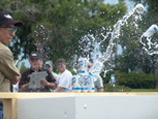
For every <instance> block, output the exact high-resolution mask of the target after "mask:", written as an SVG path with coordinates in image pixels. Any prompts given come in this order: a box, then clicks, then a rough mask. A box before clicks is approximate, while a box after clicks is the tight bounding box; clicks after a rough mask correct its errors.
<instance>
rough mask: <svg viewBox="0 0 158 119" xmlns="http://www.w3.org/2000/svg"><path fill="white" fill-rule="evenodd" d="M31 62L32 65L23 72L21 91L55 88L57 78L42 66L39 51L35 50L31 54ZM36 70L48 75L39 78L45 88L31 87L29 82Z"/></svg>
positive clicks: (42, 90)
mask: <svg viewBox="0 0 158 119" xmlns="http://www.w3.org/2000/svg"><path fill="white" fill-rule="evenodd" d="M29 63H30V65H31V67H30V69H27V70H26V71H24V72H23V73H22V77H21V81H20V83H19V88H20V90H19V92H50V91H51V90H50V89H55V88H56V84H55V81H56V80H55V78H54V77H53V75H52V74H51V72H49V71H48V70H47V69H44V68H41V64H40V63H41V58H40V56H39V54H38V53H37V52H33V53H31V55H30V58H29ZM34 72H46V73H47V76H46V77H45V79H42V80H39V81H40V83H41V84H42V85H43V86H44V88H40V89H30V88H29V83H30V79H31V76H32V73H34Z"/></svg>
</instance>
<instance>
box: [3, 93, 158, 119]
mask: <svg viewBox="0 0 158 119" xmlns="http://www.w3.org/2000/svg"><path fill="white" fill-rule="evenodd" d="M28 96H29V97H28ZM8 98H9V97H8ZM12 98H13V99H15V98H16V105H15V108H14V109H15V110H16V117H15V118H14V119H98V118H100V119H158V113H157V110H158V106H157V101H158V93H53V94H51V93H46V94H45V93H36V94H31V93H27V94H16V96H13V97H12ZM14 103H15V101H14ZM12 105H13V104H12ZM12 108H13V107H12ZM12 118H13V117H12ZM12 118H11V119H12ZM6 119H7V118H6ZM8 119H10V118H9V117H8Z"/></svg>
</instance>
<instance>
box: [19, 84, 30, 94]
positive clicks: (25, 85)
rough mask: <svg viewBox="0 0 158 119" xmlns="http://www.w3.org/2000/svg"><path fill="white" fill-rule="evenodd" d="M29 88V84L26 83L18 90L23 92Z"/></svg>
mask: <svg viewBox="0 0 158 119" xmlns="http://www.w3.org/2000/svg"><path fill="white" fill-rule="evenodd" d="M28 87H29V83H26V84H24V85H22V86H21V88H20V89H19V92H24V91H26V90H27V89H28Z"/></svg>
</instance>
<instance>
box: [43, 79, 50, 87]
mask: <svg viewBox="0 0 158 119" xmlns="http://www.w3.org/2000/svg"><path fill="white" fill-rule="evenodd" d="M41 84H43V85H44V86H49V82H48V81H47V80H46V79H43V80H41Z"/></svg>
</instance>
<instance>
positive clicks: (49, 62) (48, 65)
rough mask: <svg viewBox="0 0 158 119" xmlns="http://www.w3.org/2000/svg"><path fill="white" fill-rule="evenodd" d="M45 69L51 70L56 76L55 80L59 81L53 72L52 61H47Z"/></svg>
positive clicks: (53, 73)
mask: <svg viewBox="0 0 158 119" xmlns="http://www.w3.org/2000/svg"><path fill="white" fill-rule="evenodd" d="M44 67H45V69H47V70H49V71H50V72H51V73H52V75H53V76H54V78H55V80H57V76H58V75H57V74H56V73H55V72H53V63H52V62H51V61H46V62H45V65H44Z"/></svg>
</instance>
